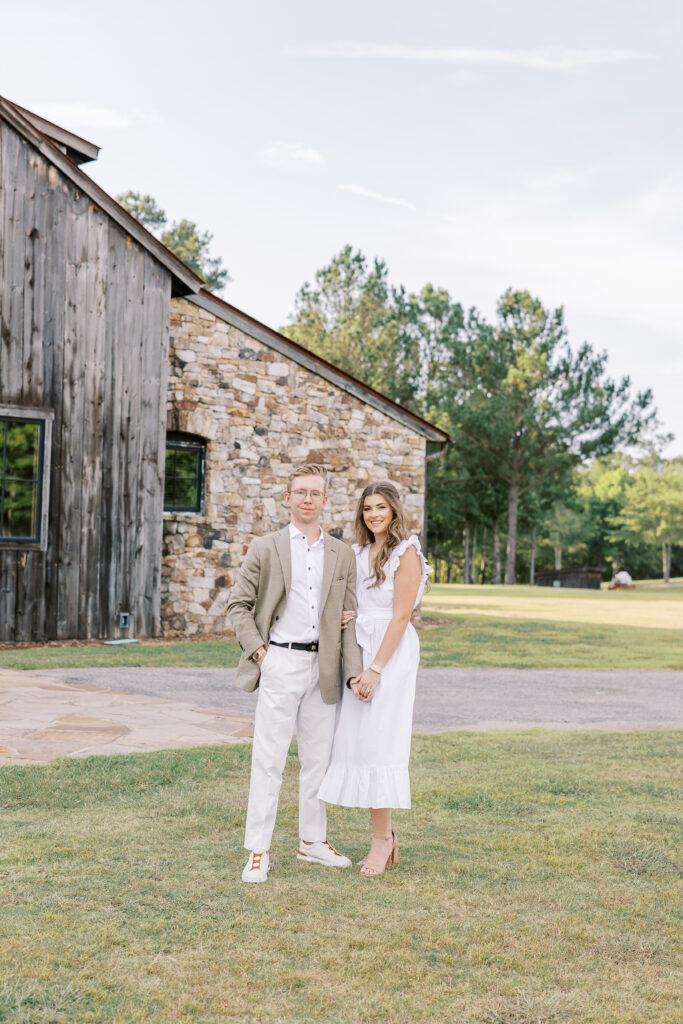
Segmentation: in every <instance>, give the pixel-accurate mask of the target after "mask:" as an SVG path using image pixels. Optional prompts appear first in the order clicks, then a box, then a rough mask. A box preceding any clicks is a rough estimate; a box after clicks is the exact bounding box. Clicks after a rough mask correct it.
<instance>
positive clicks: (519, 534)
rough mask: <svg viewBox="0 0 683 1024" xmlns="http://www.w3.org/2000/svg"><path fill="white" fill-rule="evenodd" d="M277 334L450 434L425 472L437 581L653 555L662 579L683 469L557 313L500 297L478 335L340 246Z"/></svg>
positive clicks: (462, 315) (625, 562)
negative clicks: (661, 450) (666, 456)
mask: <svg viewBox="0 0 683 1024" xmlns="http://www.w3.org/2000/svg"><path fill="white" fill-rule="evenodd" d="M281 330H282V332H283V333H284V334H285V335H287V336H288V337H290V338H292V340H294V341H296V342H297V343H298V344H300V345H303V346H304V347H306V348H309V349H312V350H313V351H314V352H317V353H318V354H319V355H321V356H323V357H324V358H325V359H328V360H329V361H330V362H332V363H334V364H336V365H337V366H339V367H341V368H342V369H344V370H346V371H347V372H349V373H351V374H353V375H354V376H356V377H358V378H359V379H360V380H362V381H364V382H365V383H366V384H369V385H370V386H371V387H373V388H375V389H376V390H377V391H380V392H382V394H384V395H386V396H387V397H389V398H392V399H394V400H395V401H397V402H399V403H400V404H402V405H404V406H406V407H407V408H409V409H412V410H413V411H414V412H416V413H418V414H419V415H421V416H423V417H424V418H425V419H427V420H429V421H430V422H432V423H434V424H436V425H438V426H439V427H441V428H443V429H444V430H446V431H448V433H449V434H450V436H451V438H452V443H451V444H450V445H449V447H448V449H447V451H446V452H445V454H444V455H442V456H441V457H439V458H435V459H434V460H432V461H430V462H429V465H428V474H427V500H428V508H429V528H428V544H429V549H430V553H431V555H432V558H433V559H435V560H436V562H437V566H438V567H439V569H440V575H441V577H442V578H445V579H448V580H451V579H460V580H463V581H464V582H469V583H473V582H475V581H476V582H493V583H500V582H505V583H507V584H513V583H515V582H516V581H517V576H518V571H519V570H520V569H521V570H523V571H524V573H525V578H526V572H527V571H528V572H529V574H530V577H531V578H533V575H534V572H535V569H536V567H537V566H540V565H547V564H548V562H549V561H552V562H553V563H554V565H555V566H556V567H557V566H558V562H559V563H560V564H561V562H562V558H563V556H564V557H565V558H567V557H569V558H570V559H571V561H572V562H573V563H574V564H577V563H580V564H584V565H585V564H590V565H596V566H599V567H601V568H602V569H603V571H604V574H605V576H606V577H608V576H609V575H611V573H612V571H613V570H614V569H615V568H617V567H618V566H620V565H621V566H625V567H626V568H629V566H630V567H631V569H636V570H637V571H639V570H641V569H642V570H644V571H646V572H648V573H649V574H654V573H653V572H652V570H653V556H652V552H653V551H654V552H655V553H656V551H657V549H658V546H661V550H662V559H663V562H662V568H663V574H664V576H665V578H668V576H669V574H670V573H671V566H672V559H673V560H674V561H676V559H679V551H678V550H677V549H676V545H677V544H681V542H683V521H682V519H681V514H680V513H679V512H678V509H679V508H681V507H683V500H682V499H683V467H681V464H680V460H673V461H672V462H668V463H667V462H666V461H665V460H663V459H662V457H661V454H657V451H656V450H655V448H656V443H655V442H654V441H653V438H654V437H655V436H656V435H655V431H656V427H657V419H656V410H655V408H654V406H653V398H652V394H651V392H650V391H649V390H646V391H635V390H634V388H633V387H632V384H631V381H630V380H629V378H628V377H624V378H622V379H619V380H616V379H613V378H612V377H611V376H610V375H609V373H608V368H607V355H606V353H605V352H596V351H595V350H594V349H593V348H592V346H591V345H590V344H589V343H588V342H583V343H582V344H581V345H579V346H578V347H577V348H572V347H571V346H570V344H569V340H568V337H567V328H566V325H565V321H564V312H563V309H562V308H561V307H560V308H557V309H548V308H546V307H545V306H544V305H543V304H542V302H541V301H540V299H538V298H536V297H534V296H532V295H531V294H530V293H529V292H528V291H523V290H513V289H508V290H507V291H506V292H505V293H504V294H503V295H502V296H501V298H500V300H499V301H498V304H497V309H496V318H495V321H494V322H489V321H487V320H486V319H485V318H484V317H483V316H482V315H481V314H480V313H479V312H478V311H477V310H476V309H474V308H472V309H469V310H465V309H464V308H463V307H462V305H461V304H460V303H459V302H457V301H455V300H454V299H453V298H452V297H451V295H450V294H449V293H448V291H446V290H445V289H438V288H434V287H433V286H432V285H431V284H427V285H425V286H424V288H423V289H422V290H421V291H420V292H419V293H408V292H407V291H406V290H405V288H403V287H396V286H393V285H391V284H390V283H389V280H388V270H387V266H386V264H385V262H384V261H383V260H380V259H374V260H369V259H367V258H366V257H365V255H364V254H363V253H362V252H360V251H357V250H354V249H353V248H352V247H351V246H346V247H345V248H344V249H342V250H341V252H339V253H338V254H337V255H336V256H334V258H333V259H332V260H331V262H330V263H329V264H328V265H327V266H325V267H323V268H322V269H321V270H319V271H318V272H317V274H316V275H315V280H314V282H313V283H310V282H307V283H306V284H304V285H303V287H302V288H301V289H300V291H299V292H298V294H297V296H296V300H295V307H294V312H293V314H292V316H291V317H290V323H289V324H288V325H287V326H285V327H283V328H282V329H281ZM660 440H662V439H660ZM668 440H669V438H665V439H663V441H668ZM644 444H646V445H647V444H649V448H647V449H643V451H641V454H640V456H635V455H617V454H615V453H617V452H620V451H621V452H628V451H631V452H633V451H635V450H637V446H639V445H640V446H641V447H642V445H644ZM653 445H655V447H653ZM660 447H661V444H660ZM521 538H522V539H523V543H521ZM489 556H490V557H489ZM679 560H680V562H681V563H682V564H681V565H680V566H679V568H680V569H681V570H682V571H683V552H680V559H679ZM676 565H677V566H678V562H676Z"/></svg>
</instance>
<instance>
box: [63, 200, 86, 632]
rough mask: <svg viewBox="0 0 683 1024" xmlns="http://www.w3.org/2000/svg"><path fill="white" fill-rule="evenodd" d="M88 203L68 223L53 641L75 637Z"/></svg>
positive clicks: (75, 204) (78, 205) (77, 205)
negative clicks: (60, 490) (59, 505)
mask: <svg viewBox="0 0 683 1024" xmlns="http://www.w3.org/2000/svg"><path fill="white" fill-rule="evenodd" d="M87 259H88V200H87V199H85V197H83V196H80V195H76V196H74V197H73V199H72V209H71V212H70V215H69V216H68V217H67V222H66V291H65V300H66V302H65V313H64V378H63V387H62V453H63V455H62V498H61V505H62V514H61V515H60V519H59V538H60V539H59V563H58V565H59V578H58V582H57V636H58V638H60V639H62V638H66V637H71V636H75V635H78V634H77V630H78V602H79V596H78V595H79V586H80V542H81V516H82V514H83V506H82V492H83V488H82V478H83V468H84V467H83V441H84V431H85V424H84V411H85V391H84V388H83V386H82V380H83V377H84V375H85V372H86V365H87V358H88V351H87V348H88V346H87V340H88V335H87V315H86V310H87V306H86V302H87V295H86V285H87Z"/></svg>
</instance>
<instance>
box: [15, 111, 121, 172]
mask: <svg viewBox="0 0 683 1024" xmlns="http://www.w3.org/2000/svg"><path fill="white" fill-rule="evenodd" d="M7 102H12V106H13V107H14V109H15V110H18V111H19V113H20V114H21V115H22V117H25V118H26V120H27V121H29V122H30V124H32V125H33V127H34V128H35V129H36V131H39V132H40V133H41V134H42V135H47V137H48V139H50V141H51V142H54V143H56V144H57V146H58V147H59V148H60V149H61V147H62V146H64V147H65V149H64V152H65V153H66V155H67V156H68V157H69V159H70V160H72V161H73V162H74V163H75V164H85V163H88V162H89V161H90V160H97V157H98V156H99V152H100V149H101V148H102V147H101V146H98V145H96V144H95V143H94V142H89V141H88V139H84V138H83V136H82V135H76V133H75V132H72V131H69V129H68V128H62V126H61V125H60V124H55V122H54V121H49V120H48V119H47V118H46V117H43V116H42V114H36V113H34V111H33V110H28V109H27V108H26V107H22V106H21V105H20V104H19V103H14V102H13V101H10V100H8V101H7Z"/></svg>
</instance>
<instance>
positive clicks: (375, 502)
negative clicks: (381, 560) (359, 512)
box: [363, 494, 394, 537]
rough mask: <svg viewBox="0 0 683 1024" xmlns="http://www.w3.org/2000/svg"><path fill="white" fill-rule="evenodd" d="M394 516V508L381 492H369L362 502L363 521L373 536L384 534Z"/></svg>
mask: <svg viewBox="0 0 683 1024" xmlns="http://www.w3.org/2000/svg"><path fill="white" fill-rule="evenodd" d="M393 518H394V510H393V509H392V507H391V505H390V504H389V502H388V501H387V499H386V498H385V497H384V495H383V494H369V495H368V496H367V498H366V499H365V500H364V502H363V522H364V523H365V525H366V526H367V528H368V530H370V532H371V533H374V535H375V537H377V536H378V534H384V533H386V532H387V530H388V529H389V524H390V523H391V520H392V519H393Z"/></svg>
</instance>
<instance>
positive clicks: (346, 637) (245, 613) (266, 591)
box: [227, 526, 363, 704]
mask: <svg viewBox="0 0 683 1024" xmlns="http://www.w3.org/2000/svg"><path fill="white" fill-rule="evenodd" d="M323 543H324V546H325V558H324V563H323V586H322V597H321V602H320V607H321V615H320V649H319V651H318V667H319V671H320V693H321V696H322V699H323V701H324V702H325V704H336V703H337V701H339V700H341V695H342V685H343V682H342V658H343V664H344V669H343V672H344V679H351V678H352V677H353V676H357V675H360V673H361V672H362V670H363V666H362V660H361V652H360V647H359V646H358V643H357V641H356V631H355V626H354V622H353V621H352V622H350V623H349V625H348V626H347V627H346V629H344V630H342V628H341V613H342V609H351V610H352V611H354V612H355V611H356V557H355V555H354V553H353V551H352V550H351V548H349V547H348V546H347V545H346V544H344V543H342V541H340V540H337V539H336V538H335V537H331V536H330V535H329V534H328V533H326V534H325V535H324V541H323ZM291 585H292V556H291V547H290V536H289V526H286V527H285V528H284V529H283V530H278V531H277V532H276V533H269V534H267V535H266V536H265V537H256V538H255V539H254V540H253V541H252V542H251V544H250V545H249V550H248V551H247V554H246V557H245V559H244V562H243V563H242V567H241V569H240V571H239V573H238V574H237V579H236V580H235V584H234V586H233V588H232V591H231V593H230V600H229V602H228V609H227V612H228V618H229V620H230V624H231V625H232V628H233V629H234V630H235V633H236V634H237V641H238V643H239V645H240V647H241V648H242V657H241V658H240V663H239V667H238V669H237V678H236V680H235V682H236V683H237V685H238V686H240V687H241V688H242V689H243V690H247V691H249V692H250V691H252V690H255V689H256V687H257V686H258V684H259V677H260V675H261V670H260V668H259V666H258V665H257V664H256V662H255V661H252V659H251V656H252V654H253V653H254V651H257V650H258V649H259V647H267V646H268V641H269V639H270V631H271V629H272V627H273V625H274V623H275V622H277V620H278V618H279V617H280V615H282V613H283V611H284V608H285V603H286V601H287V595H288V594H289V588H290V587H291Z"/></svg>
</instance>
